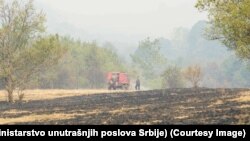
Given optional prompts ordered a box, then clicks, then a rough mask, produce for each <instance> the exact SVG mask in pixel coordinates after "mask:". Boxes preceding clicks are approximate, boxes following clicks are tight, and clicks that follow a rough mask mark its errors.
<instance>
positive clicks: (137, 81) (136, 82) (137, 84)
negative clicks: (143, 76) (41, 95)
mask: <svg viewBox="0 0 250 141" xmlns="http://www.w3.org/2000/svg"><path fill="white" fill-rule="evenodd" d="M140 83H141V82H140V79H139V77H137V79H136V81H135V89H136V90H140V85H141V84H140Z"/></svg>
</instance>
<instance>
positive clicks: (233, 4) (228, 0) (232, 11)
mask: <svg viewBox="0 0 250 141" xmlns="http://www.w3.org/2000/svg"><path fill="white" fill-rule="evenodd" d="M196 7H197V8H198V9H199V10H201V11H207V12H208V13H209V19H210V27H209V29H208V34H207V36H208V37H209V38H210V39H218V40H220V41H222V42H223V43H224V44H225V45H226V46H227V47H228V48H230V49H232V50H235V51H236V54H237V55H238V56H239V57H241V58H243V59H250V22H249V20H250V1H249V0H223V1H222V0H198V2H197V4H196Z"/></svg>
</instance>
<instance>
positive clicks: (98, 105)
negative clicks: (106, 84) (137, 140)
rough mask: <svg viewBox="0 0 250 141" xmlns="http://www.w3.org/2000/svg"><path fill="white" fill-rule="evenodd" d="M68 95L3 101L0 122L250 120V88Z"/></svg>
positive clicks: (211, 121)
mask: <svg viewBox="0 0 250 141" xmlns="http://www.w3.org/2000/svg"><path fill="white" fill-rule="evenodd" d="M68 93H70V91H68ZM68 93H67V94H66V96H65V97H63V96H60V94H58V93H57V94H55V96H51V95H53V94H51V93H49V91H48V92H47V93H44V97H46V95H50V96H49V97H50V98H49V99H46V98H45V99H41V100H38V99H37V98H34V99H32V98H29V101H26V102H23V103H18V102H17V103H14V104H9V103H7V102H5V101H4V100H0V113H1V114H0V124H154V125H155V124H250V90H249V89H206V88H202V89H168V90H150V91H138V92H124V91H120V92H117V93H116V92H113V93H110V94H109V93H99V94H89V95H86V94H81V91H80V92H78V93H79V94H77V95H76V94H72V95H69V94H68ZM34 97H35V96H34Z"/></svg>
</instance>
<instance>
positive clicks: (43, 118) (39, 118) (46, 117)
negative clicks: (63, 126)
mask: <svg viewBox="0 0 250 141" xmlns="http://www.w3.org/2000/svg"><path fill="white" fill-rule="evenodd" d="M72 118H74V115H72V114H64V113H54V114H41V115H35V114H30V115H27V116H22V117H17V118H0V123H1V124H15V123H25V122H40V123H42V122H48V121H52V120H60V119H72Z"/></svg>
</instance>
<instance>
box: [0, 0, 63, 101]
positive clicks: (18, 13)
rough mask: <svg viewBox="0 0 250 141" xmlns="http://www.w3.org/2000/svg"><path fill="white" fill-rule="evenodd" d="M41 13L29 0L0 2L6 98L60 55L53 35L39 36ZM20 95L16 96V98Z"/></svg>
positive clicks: (1, 61) (0, 57)
mask: <svg viewBox="0 0 250 141" xmlns="http://www.w3.org/2000/svg"><path fill="white" fill-rule="evenodd" d="M44 21H45V15H44V14H43V13H42V12H37V11H36V9H35V8H34V6H33V2H32V1H31V0H30V1H28V2H27V3H25V4H23V1H22V2H21V1H17V0H14V1H12V2H4V1H1V5H0V68H1V72H0V73H1V75H0V76H1V77H2V78H3V79H4V86H5V90H6V91H7V93H8V101H9V102H14V98H13V92H14V90H17V91H18V92H22V91H23V90H24V89H26V88H27V87H28V84H29V82H31V81H32V80H33V79H32V78H33V76H35V75H36V74H37V73H38V72H40V71H42V70H44V69H45V68H46V67H48V66H50V65H53V64H54V63H55V62H57V60H58V58H60V54H61V52H60V51H59V50H61V48H60V44H59V42H58V37H57V36H50V37H42V36H41V33H42V32H44V31H45V28H44ZM22 97H23V94H21V95H20V97H19V98H20V99H21V98H22Z"/></svg>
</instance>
